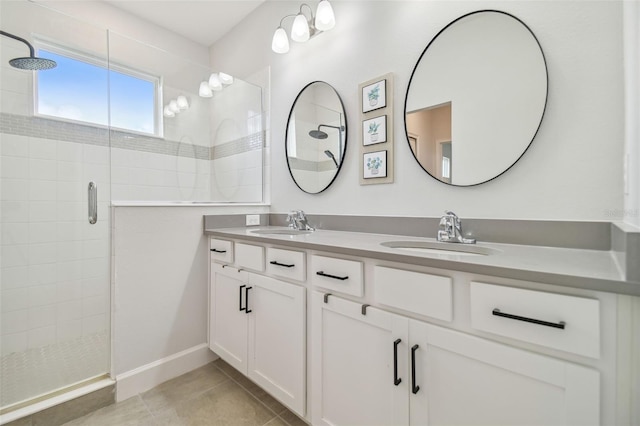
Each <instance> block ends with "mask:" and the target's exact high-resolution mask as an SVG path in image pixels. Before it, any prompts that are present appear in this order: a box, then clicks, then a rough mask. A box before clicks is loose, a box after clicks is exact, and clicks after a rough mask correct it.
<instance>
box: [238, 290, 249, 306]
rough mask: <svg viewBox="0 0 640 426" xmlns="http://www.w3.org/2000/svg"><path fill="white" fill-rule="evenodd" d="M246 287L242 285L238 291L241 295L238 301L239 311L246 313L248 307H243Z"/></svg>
mask: <svg viewBox="0 0 640 426" xmlns="http://www.w3.org/2000/svg"><path fill="white" fill-rule="evenodd" d="M245 287H246V285H241V286H240V288H239V289H238V293H239V294H238V299H239V301H238V310H240V311H246V310H247V308H246V306H245V307H244V308H243V307H242V289H243V288H245Z"/></svg>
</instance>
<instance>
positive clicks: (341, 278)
mask: <svg viewBox="0 0 640 426" xmlns="http://www.w3.org/2000/svg"><path fill="white" fill-rule="evenodd" d="M316 275H320V276H321V277H327V278H333V279H334V280H340V281H344V280H346V279H349V277H348V276H346V277H338V276H336V275H329V274H325V273H324V272H322V271H320V272H316Z"/></svg>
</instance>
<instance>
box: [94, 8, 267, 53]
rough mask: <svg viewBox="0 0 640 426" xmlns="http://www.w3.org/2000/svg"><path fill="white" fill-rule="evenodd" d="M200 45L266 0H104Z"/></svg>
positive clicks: (232, 25) (205, 44) (221, 32)
mask: <svg viewBox="0 0 640 426" xmlns="http://www.w3.org/2000/svg"><path fill="white" fill-rule="evenodd" d="M104 1H105V2H106V3H109V4H110V5H112V6H114V7H117V8H118V9H121V10H124V11H125V12H128V13H130V14H132V15H135V16H137V17H139V18H142V19H144V20H146V21H149V22H152V23H154V24H156V25H158V26H161V27H163V28H166V29H168V30H170V31H173V32H175V33H177V34H180V35H181V36H183V37H186V38H188V39H189V40H192V41H195V42H196V43H199V44H201V45H203V46H207V47H209V46H211V45H212V44H214V43H215V42H216V41H217V40H218V39H220V38H221V37H222V36H223V35H224V34H226V33H227V32H229V31H230V30H231V29H232V28H233V27H234V26H236V25H237V24H238V23H239V22H240V21H242V20H243V19H244V18H245V17H246V16H247V15H249V14H250V13H251V12H252V11H253V10H254V9H255V8H257V7H258V6H260V5H261V4H262V3H263V2H264V1H265V0H104Z"/></svg>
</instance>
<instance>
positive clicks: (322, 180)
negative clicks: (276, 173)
mask: <svg viewBox="0 0 640 426" xmlns="http://www.w3.org/2000/svg"><path fill="white" fill-rule="evenodd" d="M285 145H286V153H287V165H288V166H289V172H290V173H291V177H292V178H293V180H294V181H295V183H296V185H298V187H299V188H300V189H301V190H303V191H304V192H307V193H310V194H317V193H319V192H322V191H324V190H325V189H327V188H328V187H329V186H330V185H331V183H333V181H334V179H335V178H336V176H337V175H338V172H339V171H340V168H341V167H342V162H343V159H344V153H345V150H346V146H347V121H346V117H345V113H344V107H343V105H342V100H341V99H340V97H339V96H338V93H337V92H336V91H335V89H334V88H333V87H331V86H330V85H329V84H327V83H325V82H323V81H314V82H312V83H309V84H308V85H306V86H305V87H304V88H303V89H302V90H301V91H300V93H299V94H298V97H297V98H296V100H295V102H294V103H293V106H292V107H291V112H290V114H289V121H288V123H287V137H286V144H285Z"/></svg>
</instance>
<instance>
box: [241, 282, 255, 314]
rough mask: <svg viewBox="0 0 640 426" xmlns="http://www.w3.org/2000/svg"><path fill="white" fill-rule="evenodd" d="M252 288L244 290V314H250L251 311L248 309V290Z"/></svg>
mask: <svg viewBox="0 0 640 426" xmlns="http://www.w3.org/2000/svg"><path fill="white" fill-rule="evenodd" d="M243 287H244V286H243ZM252 288H253V287H247V288H245V289H244V310H245V312H246V313H249V312H252V311H251V309H249V290H251V289H252Z"/></svg>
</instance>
